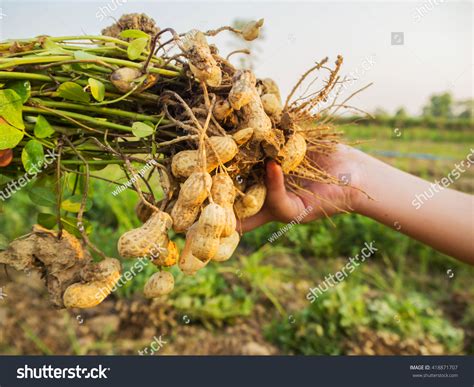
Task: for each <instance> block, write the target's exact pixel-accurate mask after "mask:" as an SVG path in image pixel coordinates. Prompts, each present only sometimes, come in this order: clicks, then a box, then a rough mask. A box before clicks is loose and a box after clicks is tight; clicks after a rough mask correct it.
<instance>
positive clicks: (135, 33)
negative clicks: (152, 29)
mask: <svg viewBox="0 0 474 387" xmlns="http://www.w3.org/2000/svg"><path fill="white" fill-rule="evenodd" d="M120 37H121V38H125V39H136V38H145V39H149V38H150V35H148V34H147V33H146V32H143V31H141V30H124V31H122V32H121V33H120Z"/></svg>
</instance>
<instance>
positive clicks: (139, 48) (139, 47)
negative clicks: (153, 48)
mask: <svg viewBox="0 0 474 387" xmlns="http://www.w3.org/2000/svg"><path fill="white" fill-rule="evenodd" d="M147 44H148V38H138V39H135V40H132V41H131V42H130V45H129V46H128V49H127V55H128V57H129V59H131V60H135V59H138V58H139V57H140V55H141V54H142V52H143V50H144V49H145V47H146V45H147Z"/></svg>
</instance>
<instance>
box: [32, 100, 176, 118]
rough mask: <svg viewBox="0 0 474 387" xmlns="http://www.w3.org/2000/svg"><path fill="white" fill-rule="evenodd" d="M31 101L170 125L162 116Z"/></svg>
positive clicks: (68, 103)
mask: <svg viewBox="0 0 474 387" xmlns="http://www.w3.org/2000/svg"><path fill="white" fill-rule="evenodd" d="M31 100H32V101H35V102H38V103H39V104H40V105H43V106H47V107H57V108H62V109H73V110H82V111H86V112H94V113H101V114H104V115H109V116H119V117H126V118H130V119H132V120H134V121H151V122H153V123H159V122H160V121H161V122H162V123H163V124H166V123H168V121H166V120H164V119H163V120H162V119H161V116H159V117H156V116H149V115H146V114H139V113H133V112H128V111H125V110H120V109H113V108H105V107H97V106H90V105H79V104H75V103H70V102H56V101H45V100H41V99H36V98H32V99H31Z"/></svg>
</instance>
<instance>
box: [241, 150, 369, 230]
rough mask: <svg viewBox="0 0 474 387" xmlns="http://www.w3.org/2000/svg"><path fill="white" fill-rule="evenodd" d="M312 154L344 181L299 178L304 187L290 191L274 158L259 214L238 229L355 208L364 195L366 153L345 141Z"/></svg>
mask: <svg viewBox="0 0 474 387" xmlns="http://www.w3.org/2000/svg"><path fill="white" fill-rule="evenodd" d="M310 157H311V158H312V159H313V161H315V162H316V163H317V164H318V165H319V166H320V167H321V168H322V169H324V170H325V171H327V172H328V173H329V174H331V175H332V176H334V177H336V178H338V179H339V180H342V181H341V184H340V185H336V184H323V183H316V182H314V181H310V180H306V179H299V180H298V183H299V185H300V186H301V188H302V190H300V191H299V192H298V193H294V192H290V191H288V190H287V188H286V187H285V178H284V175H283V172H282V170H281V167H280V166H279V165H278V164H277V163H276V162H275V161H269V162H268V163H267V165H266V177H265V184H266V186H267V197H266V200H265V204H264V205H263V207H262V209H261V210H260V212H259V213H258V214H256V215H254V216H252V217H250V218H247V219H243V220H242V222H241V228H239V230H242V231H243V232H247V231H250V230H252V229H254V228H256V227H258V226H261V225H263V224H265V223H268V222H272V221H280V222H286V223H288V222H291V221H292V220H294V219H295V218H301V217H302V218H303V219H302V222H301V223H307V222H310V221H312V220H316V219H319V218H321V217H323V216H332V215H335V214H337V213H341V212H351V211H354V210H355V209H356V207H357V204H358V202H359V201H360V199H361V196H362V195H364V194H363V193H362V191H361V190H360V189H358V188H359V187H360V186H361V180H362V175H363V173H362V169H361V164H362V160H363V153H362V152H360V151H358V150H356V149H353V148H351V147H349V146H346V145H338V147H337V150H336V152H334V153H332V154H331V155H328V156H325V155H317V154H315V153H313V154H310ZM344 183H346V184H344Z"/></svg>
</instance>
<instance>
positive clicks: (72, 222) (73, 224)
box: [61, 216, 92, 238]
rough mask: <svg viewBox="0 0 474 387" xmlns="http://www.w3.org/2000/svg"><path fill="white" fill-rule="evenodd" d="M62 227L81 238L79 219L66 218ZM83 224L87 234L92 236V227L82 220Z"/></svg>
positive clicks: (63, 219) (62, 220) (62, 219)
mask: <svg viewBox="0 0 474 387" xmlns="http://www.w3.org/2000/svg"><path fill="white" fill-rule="evenodd" d="M61 222H62V225H63V227H64V229H65V230H66V231H67V232H69V233H71V234H73V235H74V236H75V237H78V238H81V237H82V234H81V233H80V231H79V229H78V227H77V219H76V218H73V217H70V216H66V217H64V218H61ZM82 223H83V225H84V229H85V230H86V234H90V233H91V231H92V225H91V224H90V223H89V222H87V221H86V220H85V219H83V220H82Z"/></svg>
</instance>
